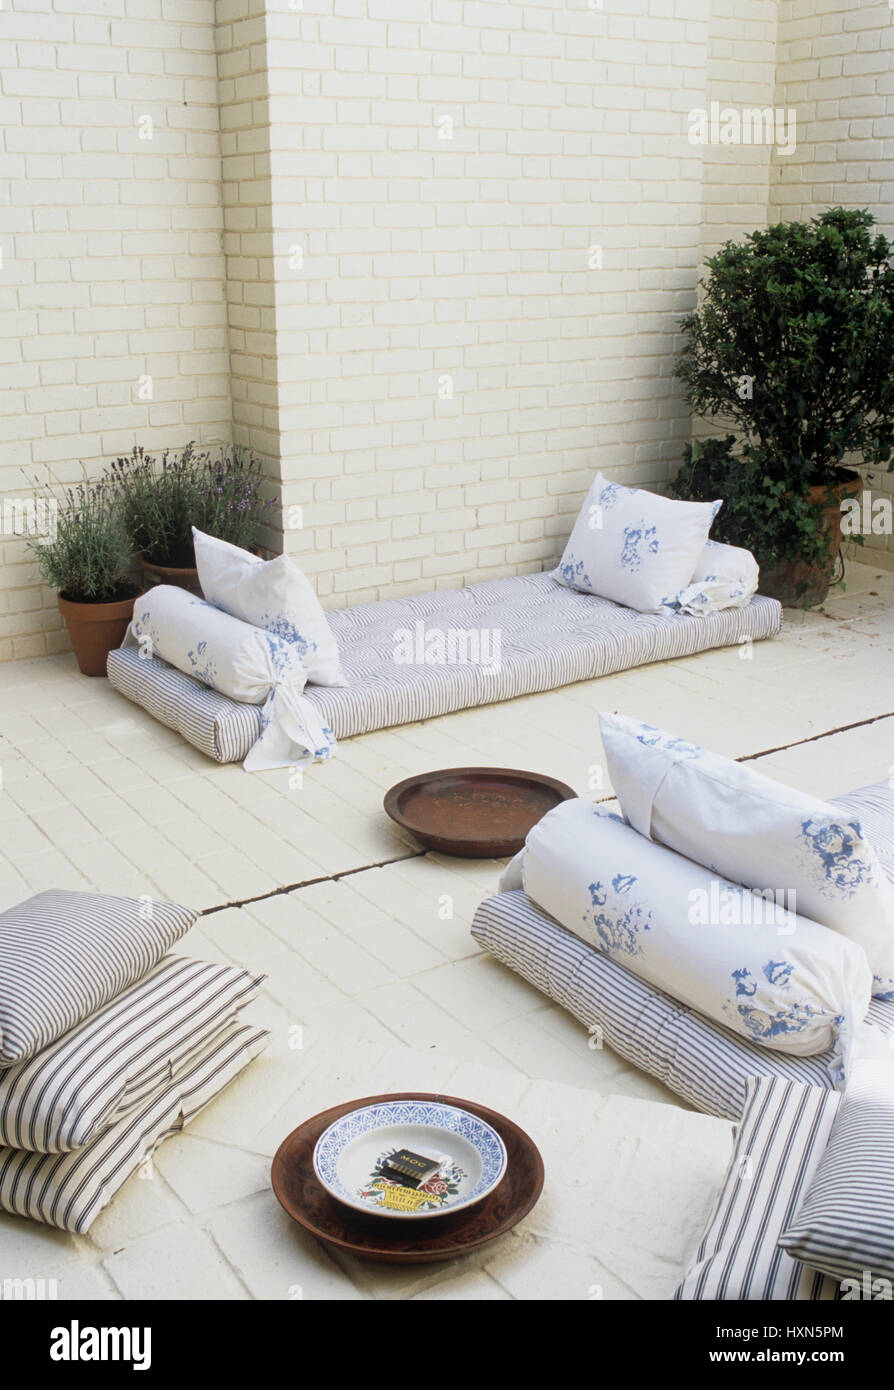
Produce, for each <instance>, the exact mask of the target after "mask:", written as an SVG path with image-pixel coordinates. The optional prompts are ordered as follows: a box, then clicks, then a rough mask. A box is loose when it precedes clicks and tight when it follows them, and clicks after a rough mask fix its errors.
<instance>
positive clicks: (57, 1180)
mask: <svg viewBox="0 0 894 1390" xmlns="http://www.w3.org/2000/svg"><path fill="white" fill-rule="evenodd" d="M268 1037H269V1034H268V1033H266V1032H265V1031H264V1030H263V1029H262V1028H251V1027H248V1026H241V1027H240V1026H238V1025H234V1026H232V1027H230V1028H227V1029H225V1030H224V1031H223V1032H222V1033H219V1034H218V1035H217V1037H216V1038H215V1039H214V1040H213V1041H212V1042H211V1043H209V1044H208V1046H207V1047H205V1048H204V1049H203V1050H202V1052H201V1053H199V1054H198V1055H197V1056H196V1057H194V1058H193V1059H192V1060H191V1061H189V1062H188V1063H184V1064H183V1066H181V1067H180V1068H178V1069H177V1070H176V1071H175V1073H174V1075H173V1076H172V1077H171V1079H170V1081H169V1083H168V1084H167V1085H166V1086H165V1087H164V1088H163V1089H162V1090H161V1091H159V1092H158V1093H157V1094H156V1095H155V1096H153V1097H152V1098H151V1099H150V1100H147V1101H146V1102H145V1103H144V1104H143V1105H142V1106H141V1107H140V1108H139V1109H138V1110H135V1111H134V1112H133V1113H132V1114H131V1115H129V1116H127V1117H126V1118H125V1119H122V1120H119V1121H118V1122H117V1124H114V1125H112V1126H111V1127H110V1128H109V1129H107V1130H105V1132H104V1133H103V1134H101V1135H100V1136H99V1138H97V1139H95V1140H94V1141H93V1143H91V1144H88V1146H87V1147H86V1148H85V1149H76V1150H75V1151H74V1152H72V1153H66V1154H41V1153H29V1152H28V1151H27V1150H26V1149H3V1148H0V1208H2V1210H3V1211H8V1212H12V1213H13V1214H14V1215H18V1216H29V1217H31V1218H33V1219H34V1220H35V1221H43V1222H46V1224H47V1225H49V1226H59V1227H61V1228H62V1229H63V1230H66V1231H77V1232H79V1233H83V1232H84V1231H86V1230H88V1228H89V1227H90V1225H91V1223H92V1222H93V1221H94V1220H95V1219H96V1217H97V1216H98V1215H99V1213H100V1211H101V1210H102V1208H103V1207H104V1206H107V1205H108V1203H109V1202H110V1201H111V1199H112V1198H113V1197H114V1195H115V1193H116V1192H117V1191H118V1189H119V1188H120V1187H122V1186H123V1184H124V1183H125V1182H126V1181H127V1179H128V1178H129V1177H130V1176H131V1175H132V1174H133V1173H135V1172H136V1171H137V1169H138V1168H139V1167H140V1166H141V1164H142V1163H143V1162H144V1161H145V1160H146V1159H147V1158H148V1157H149V1156H150V1155H151V1154H152V1153H153V1152H154V1150H155V1149H156V1148H157V1147H158V1145H159V1144H160V1143H162V1141H163V1140H165V1139H167V1138H168V1137H169V1135H171V1134H176V1133H177V1132H178V1131H179V1130H182V1129H184V1128H185V1127H186V1125H188V1124H189V1122H190V1120H192V1119H194V1118H195V1116H196V1115H197V1114H198V1113H199V1111H200V1110H202V1109H203V1108H204V1107H205V1106H206V1105H207V1104H208V1103H209V1101H212V1100H213V1099H214V1097H215V1096H216V1095H218V1094H219V1092H220V1091H222V1090H223V1089H224V1087H225V1086H227V1085H229V1083H230V1082H231V1081H232V1080H233V1079H234V1078H235V1077H236V1076H238V1075H239V1073H240V1072H241V1071H242V1070H243V1068H244V1067H246V1066H248V1063H249V1062H250V1061H251V1060H252V1058H254V1057H256V1056H257V1055H258V1053H259V1052H260V1051H261V1050H262V1049H263V1048H264V1047H265V1046H266V1044H267V1040H268Z"/></svg>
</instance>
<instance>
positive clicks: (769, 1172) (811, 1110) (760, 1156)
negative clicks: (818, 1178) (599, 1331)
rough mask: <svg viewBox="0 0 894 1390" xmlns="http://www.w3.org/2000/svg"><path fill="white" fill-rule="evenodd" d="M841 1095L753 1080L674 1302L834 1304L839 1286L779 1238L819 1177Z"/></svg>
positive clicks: (765, 1079) (790, 1083)
mask: <svg viewBox="0 0 894 1390" xmlns="http://www.w3.org/2000/svg"><path fill="white" fill-rule="evenodd" d="M840 1099H841V1097H840V1096H839V1094H838V1092H837V1091H827V1090H823V1089H820V1088H819V1087H817V1086H805V1085H802V1084H801V1083H800V1082H797V1081H785V1080H783V1078H782V1077H766V1076H765V1077H754V1078H753V1079H751V1080H750V1081H749V1082H748V1084H747V1086H746V1091H745V1108H744V1110H743V1112H742V1122H741V1124H740V1125H739V1129H738V1133H737V1136H736V1142H735V1145H734V1147H733V1156H732V1160H731V1161H730V1166H729V1169H728V1170H727V1174H726V1177H725V1178H724V1181H723V1185H722V1187H721V1189H720V1193H719V1195H718V1198H717V1205H716V1206H715V1208H714V1212H713V1213H712V1216H711V1219H710V1221H709V1222H708V1227H707V1230H706V1231H705V1234H704V1237H703V1239H702V1242H701V1245H700V1246H699V1248H698V1252H697V1254H696V1257H695V1261H694V1263H693V1265H692V1267H691V1268H690V1269H689V1270H688V1271H687V1273H686V1275H685V1277H684V1279H683V1281H682V1283H681V1284H680V1286H679V1288H678V1289H677V1291H676V1293H675V1294H674V1297H675V1298H676V1299H685V1300H689V1299H711V1300H714V1299H721V1300H723V1299H731V1300H736V1299H742V1300H761V1301H762V1300H773V1299H834V1298H835V1297H836V1296H837V1292H838V1289H837V1286H836V1284H835V1283H834V1282H833V1281H832V1280H831V1279H827V1278H826V1277H825V1276H824V1275H823V1274H821V1273H819V1271H817V1270H815V1269H810V1268H809V1267H808V1266H807V1265H805V1264H802V1263H800V1262H799V1261H798V1260H795V1259H792V1258H791V1256H790V1255H788V1254H786V1252H785V1251H784V1250H783V1249H781V1248H780V1246H779V1238H780V1236H781V1235H782V1232H783V1231H784V1230H785V1227H786V1224H787V1222H788V1221H789V1218H790V1217H791V1215H792V1213H793V1212H795V1211H796V1210H797V1208H798V1204H799V1203H800V1201H801V1198H802V1197H803V1195H804V1192H805V1191H806V1189H807V1187H808V1185H809V1183H810V1180H811V1177H812V1176H813V1174H814V1172H815V1171H816V1168H817V1165H818V1164H819V1162H820V1159H821V1157H822V1153H823V1150H824V1148H825V1146H826V1142H827V1140H828V1138H829V1134H830V1132H831V1131H832V1127H833V1123H834V1120H835V1116H836V1114H837V1112H838V1109H839V1102H840Z"/></svg>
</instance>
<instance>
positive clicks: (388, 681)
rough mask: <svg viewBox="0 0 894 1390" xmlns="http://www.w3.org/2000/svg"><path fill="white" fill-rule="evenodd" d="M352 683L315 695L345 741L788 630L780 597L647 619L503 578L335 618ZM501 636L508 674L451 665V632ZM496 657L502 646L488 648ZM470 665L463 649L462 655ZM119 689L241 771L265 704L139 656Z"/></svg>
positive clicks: (111, 665) (547, 578)
mask: <svg viewBox="0 0 894 1390" xmlns="http://www.w3.org/2000/svg"><path fill="white" fill-rule="evenodd" d="M327 616H328V618H329V622H330V625H331V628H332V631H333V633H334V635H335V638H336V641H337V642H338V646H339V652H340V655H341V660H342V666H343V668H344V672H345V676H346V678H347V680H348V681H349V685H348V686H346V687H344V688H341V687H339V688H336V687H330V686H320V685H309V686H308V687H307V688H306V690H305V698H306V699H308V700H310V701H311V702H312V703H313V704H314V705H315V706H316V707H317V708H318V710H319V712H320V714H321V716H322V718H323V722H324V723H325V724H327V725H328V726H329V728H330V729H331V730H332V731H333V733H334V734H335V737H336V738H349V737H350V736H351V735H353V734H363V733H369V732H370V731H372V730H374V729H386V728H391V727H393V726H395V725H397V724H408V723H412V722H413V721H415V720H420V719H432V718H435V717H436V716H438V715H441V714H449V713H450V712H451V711H453V710H460V709H469V708H471V707H474V706H478V705H486V704H491V703H493V702H495V701H498V700H510V699H512V698H513V697H515V696H517V695H530V694H534V693H536V692H538V691H542V690H555V689H557V688H558V687H559V686H563V685H570V684H572V683H573V682H575V681H582V680H589V679H592V678H593V677H595V676H604V675H609V674H611V673H613V672H616V671H625V670H627V669H629V668H630V667H632V666H639V665H643V664H644V663H646V662H650V661H665V660H667V659H668V658H669V657H678V656H691V655H693V654H694V653H695V652H701V651H706V650H708V649H710V648H712V647H724V646H735V645H736V644H738V643H741V642H743V641H745V640H746V639H749V638H750V639H751V640H753V641H759V640H760V639H761V638H764V637H774V636H775V635H776V634H777V633H778V632H779V630H780V628H781V626H782V609H781V608H780V605H779V604H778V603H777V602H776V600H775V599H770V598H763V597H762V596H760V595H756V596H755V597H754V598H753V599H752V600H751V603H750V604H749V605H748V606H747V607H746V608H729V609H725V610H723V611H720V612H715V613H710V614H708V615H707V616H705V617H691V616H688V615H682V614H661V613H638V612H636V611H635V610H634V609H632V608H625V607H622V606H621V605H620V604H617V603H612V602H611V601H610V600H608V599H602V598H595V597H594V596H592V595H591V594H582V593H578V592H577V591H576V590H573V589H568V588H566V587H565V586H564V585H562V584H558V583H557V582H556V581H555V580H554V579H553V578H552V575H551V574H549V573H546V574H529V575H521V576H517V577H515V578H511V579H495V580H490V581H489V582H487V583H484V584H474V585H472V586H471V587H469V588H465V589H438V590H435V591H433V592H431V593H426V594H417V595H414V596H412V597H409V598H401V599H385V600H382V601H380V602H378V603H367V604H361V605H359V606H357V607H354V608H346V609H343V610H342V611H340V612H339V611H335V612H331V613H329V614H328V615H327ZM451 630H452V631H454V632H455V633H458V634H488V637H487V640H488V641H492V638H491V637H490V636H489V634H492V633H494V632H497V631H498V632H499V634H500V652H499V658H500V659H499V669H498V670H494V671H491V672H490V673H489V672H488V670H487V665H488V663H487V662H486V661H485V662H479V663H478V664H473V663H471V662H468V661H466V663H465V664H460V663H459V662H455V663H452V662H451V661H450V659H449V658H450V643H449V640H448V639H449V634H450V632H451ZM438 633H440V634H442V635H443V637H444V639H445V645H446V648H447V657H448V659H447V660H446V661H439V662H438V663H437V664H432V665H425V664H419V663H417V662H416V661H412V662H409V663H406V664H403V663H402V662H401V661H400V660H399V659H396V657H397V653H398V650H399V647H401V646H402V647H405V648H410V649H414V654H415V650H421V651H424V646H425V641H426V639H427V638H428V637H430V636H431V635H432V634H434V635H435V637H437V634H438ZM489 650H490V652H491V653H492V650H493V649H492V648H490V649H489ZM458 654H459V655H460V656H461V655H462V652H461V650H460V651H459V652H458ZM108 676H109V681H110V683H111V684H112V685H113V686H114V687H115V689H116V690H118V691H120V692H121V694H122V695H126V696H127V698H128V699H129V700H133V701H134V702H135V703H136V704H139V705H142V706H143V707H144V709H147V710H148V711H149V713H150V714H152V715H153V716H154V717H155V718H156V719H158V720H160V721H161V723H163V724H167V725H168V726H169V727H170V728H173V729H177V730H178V731H179V732H180V733H181V734H182V735H183V737H184V738H186V739H187V740H188V741H189V742H190V743H192V744H194V745H195V746H196V747H197V748H199V749H201V751H202V752H203V753H206V754H208V756H209V757H211V758H214V759H215V760H216V761H217V762H222V763H223V762H240V761H242V760H243V759H244V758H245V756H246V754H247V753H248V750H249V749H250V748H251V746H252V744H253V743H254V742H255V740H256V739H257V737H258V735H259V733H260V713H259V710H258V708H257V707H256V706H253V705H240V704H236V703H235V702H234V701H233V700H229V699H227V698H226V697H224V696H222V695H218V694H216V693H215V692H214V691H211V690H209V689H207V687H205V686H203V685H200V684H199V683H198V682H197V681H195V680H194V679H193V678H192V677H191V676H187V675H183V674H181V673H180V672H179V671H177V670H175V669H174V668H173V667H171V666H169V665H167V663H165V662H163V661H161V660H159V659H158V658H155V657H150V658H146V657H141V656H140V654H139V651H138V650H137V649H136V648H121V649H120V650H118V651H114V652H112V653H111V654H110V656H109V661H108Z"/></svg>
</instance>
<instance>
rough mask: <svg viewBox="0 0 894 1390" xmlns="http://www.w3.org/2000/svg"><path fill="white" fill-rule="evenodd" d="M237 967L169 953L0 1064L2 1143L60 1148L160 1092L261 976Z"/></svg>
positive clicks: (232, 1015)
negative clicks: (81, 1015)
mask: <svg viewBox="0 0 894 1390" xmlns="http://www.w3.org/2000/svg"><path fill="white" fill-rule="evenodd" d="M263 980H264V976H263V975H251V974H249V973H248V971H246V970H241V969H239V968H238V967H237V966H232V965H217V964H214V963H211V962H208V961H201V960H188V959H186V958H185V957H182V956H166V957H165V958H164V960H162V961H161V962H160V963H159V964H158V965H157V966H155V967H154V969H153V970H151V971H150V972H149V973H148V975H146V976H144V977H143V979H142V980H140V982H139V983H138V984H136V985H133V986H132V988H131V989H129V990H126V991H125V992H124V993H123V994H121V995H119V996H118V998H117V999H114V1000H113V1001H112V1002H111V1003H110V1004H106V1005H105V1007H104V1008H102V1009H100V1010H99V1012H98V1013H95V1014H93V1015H92V1016H91V1017H90V1018H88V1019H86V1020H85V1021H84V1022H83V1023H80V1024H78V1026H77V1027H76V1028H72V1029H71V1031H70V1032H68V1033H66V1034H65V1035H64V1037H61V1038H59V1039H57V1041H56V1042H54V1043H51V1044H50V1046H49V1047H47V1048H44V1050H43V1051H42V1052H39V1053H37V1055H36V1056H35V1057H32V1058H31V1059H30V1061H27V1062H22V1063H20V1064H19V1065H18V1066H16V1067H9V1068H8V1069H7V1070H5V1071H0V1144H7V1145H11V1146H12V1147H13V1148H18V1149H33V1150H36V1151H38V1152H40V1153H67V1152H69V1151H70V1150H72V1149H80V1148H83V1147H84V1146H85V1145H86V1144H89V1143H91V1141H92V1140H93V1139H95V1138H96V1137H97V1135H99V1134H101V1133H102V1132H103V1130H105V1129H108V1127H109V1125H111V1124H116V1123H117V1122H118V1121H119V1120H121V1119H123V1118H124V1116H126V1115H129V1114H130V1113H131V1112H132V1111H133V1110H136V1109H139V1108H140V1107H141V1106H144V1105H146V1104H147V1103H148V1102H149V1101H150V1100H152V1098H153V1097H154V1096H155V1095H156V1094H158V1093H159V1092H161V1091H163V1090H164V1089H165V1088H166V1087H167V1086H168V1084H169V1083H170V1079H171V1076H172V1074H173V1073H174V1071H175V1070H176V1069H177V1068H178V1067H181V1066H183V1065H184V1064H185V1063H187V1062H188V1061H189V1060H190V1059H191V1058H192V1057H194V1056H196V1055H198V1054H199V1053H200V1052H201V1051H202V1050H203V1049H204V1048H205V1047H206V1046H207V1044H208V1039H209V1038H210V1037H212V1036H213V1035H214V1034H215V1033H217V1032H219V1031H220V1030H221V1029H222V1028H224V1027H226V1026H227V1025H228V1024H231V1023H234V1022H235V1020H236V1015H237V1014H238V1012H239V1010H240V1009H241V1008H243V1007H244V1005H245V1004H247V1003H248V1002H249V1001H250V1000H251V999H253V998H254V996H255V995H256V994H257V993H258V990H259V989H260V987H261V984H262V983H263Z"/></svg>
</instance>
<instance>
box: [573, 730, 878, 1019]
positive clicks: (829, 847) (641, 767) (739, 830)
mask: <svg viewBox="0 0 894 1390" xmlns="http://www.w3.org/2000/svg"><path fill="white" fill-rule="evenodd" d="M599 719H600V725H601V728H602V741H603V744H604V746H605V754H606V761H607V764H608V772H609V777H610V778H611V783H612V786H613V787H614V790H615V794H616V796H617V798H618V801H619V802H620V805H621V810H622V811H623V812H624V815H625V816H626V817H627V819H628V820H629V821H630V823H631V824H632V825H633V826H635V828H636V829H637V830H638V831H639V832H640V833H641V834H643V835H649V836H651V837H652V839H653V840H658V841H660V842H661V843H662V844H664V845H668V846H669V847H670V848H671V849H674V850H677V851H678V852H679V853H680V854H685V855H687V856H688V857H689V858H690V859H694V860H695V861H696V862H697V863H699V864H703V865H705V866H706V867H707V868H709V869H711V870H712V871H714V872H715V873H717V874H721V875H723V876H724V877H725V878H729V879H732V880H733V881H734V882H735V883H739V884H744V885H745V887H747V888H750V889H755V890H757V891H759V892H762V893H772V894H773V895H776V894H779V893H782V894H784V897H785V900H786V903H787V904H788V905H790V906H791V907H792V908H793V909H795V910H796V911H797V912H798V913H800V914H802V915H803V916H805V917H809V918H811V919H812V920H813V921H814V922H819V923H821V924H822V925H823V926H825V927H828V928H830V929H831V930H833V931H836V932H840V933H842V935H844V936H846V937H849V938H850V939H851V940H852V941H854V942H855V943H857V944H858V945H859V946H861V947H862V948H863V950H864V951H865V953H866V957H867V959H868V961H869V964H870V966H871V968H872V972H873V987H872V992H873V994H874V995H876V996H877V997H878V998H882V999H894V886H892V884H891V881H890V879H889V878H888V876H887V874H886V873H885V872H884V869H883V867H882V864H881V862H880V860H879V857H878V854H877V853H876V850H875V848H874V846H873V844H872V843H871V842H870V840H869V839H868V838H867V836H866V834H865V832H864V829H863V824H862V821H861V818H860V815H859V813H858V812H856V811H848V810H847V809H846V808H844V807H842V806H841V805H832V804H831V803H829V802H825V801H820V800H819V799H818V798H817V797H813V796H808V795H807V794H806V793H804V792H800V791H796V790H795V789H794V788H792V787H786V786H784V785H783V784H782V783H781V782H775V781H773V780H772V779H771V778H769V777H765V776H764V775H763V774H762V773H760V772H757V771H755V770H754V768H753V767H751V766H750V765H749V764H746V763H737V762H734V761H733V759H731V758H724V757H722V756H720V755H719V754H717V753H711V752H709V751H708V750H707V749H705V748H701V747H699V746H698V745H697V744H694V743H688V742H686V741H684V740H682V739H679V738H676V737H674V736H673V735H671V734H668V733H665V732H664V731H663V730H662V729H656V728H654V726H652V725H651V724H644V723H642V722H641V721H640V720H637V719H630V718H627V717H625V716H623V715H616V714H605V713H604V714H601V715H600V716H599Z"/></svg>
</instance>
